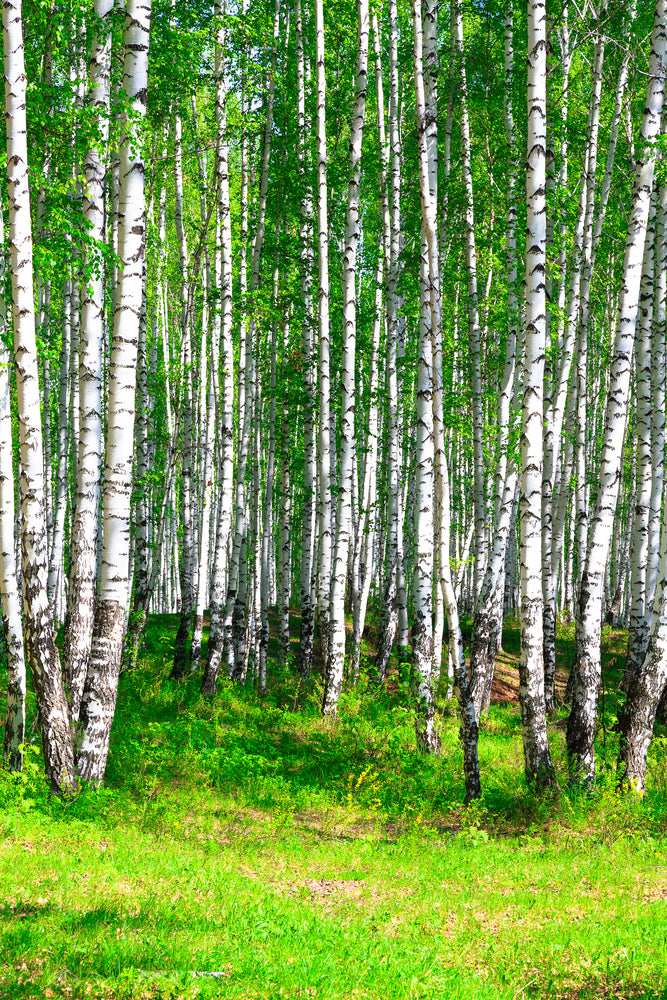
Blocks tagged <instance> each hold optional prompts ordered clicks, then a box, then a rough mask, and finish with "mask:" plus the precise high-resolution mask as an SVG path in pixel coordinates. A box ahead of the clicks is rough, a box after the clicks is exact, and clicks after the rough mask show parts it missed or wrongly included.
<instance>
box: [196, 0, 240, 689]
mask: <svg viewBox="0 0 667 1000" xmlns="http://www.w3.org/2000/svg"><path fill="white" fill-rule="evenodd" d="M216 14H217V16H218V17H219V18H220V26H219V28H218V35H217V38H216V50H215V58H216V64H215V67H216V98H215V114H216V128H217V139H216V141H217V157H216V171H217V195H218V227H219V236H218V241H217V246H216V262H217V263H216V282H217V284H218V287H219V288H220V304H219V311H218V310H216V315H215V320H214V322H215V324H216V325H217V324H219V326H220V361H219V370H220V379H219V388H218V427H219V435H220V437H219V454H220V469H219V477H220V490H221V493H222V496H221V500H220V508H219V514H218V524H217V533H216V544H215V558H214V569H213V581H212V587H211V601H210V603H211V624H210V627H209V638H208V655H207V659H206V669H205V671H204V679H203V681H202V693H203V694H205V695H213V694H215V688H216V684H217V679H218V673H219V671H220V663H221V660H222V651H223V640H224V632H223V625H224V613H225V579H226V574H227V544H228V539H229V532H230V529H231V521H232V509H233V503H234V413H233V401H234V345H233V342H232V304H233V297H232V221H231V211H230V203H229V143H228V139H227V85H226V78H225V55H224V54H225V32H224V28H223V25H222V17H223V14H224V0H218V2H217V6H216Z"/></svg>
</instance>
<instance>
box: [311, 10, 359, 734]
mask: <svg viewBox="0 0 667 1000" xmlns="http://www.w3.org/2000/svg"><path fill="white" fill-rule="evenodd" d="M357 18H358V26H357V65H356V97H355V102H354V110H353V113H352V123H351V127H350V159H349V183H348V189H347V222H346V234H345V252H344V255H343V370H342V375H341V381H342V408H341V427H340V434H341V447H340V471H339V480H338V503H337V510H336V546H335V554H334V562H333V578H332V584H331V604H330V615H329V659H328V670H327V673H326V683H325V688H324V698H323V702H322V713H323V714H324V715H326V716H335V715H337V714H338V701H339V699H340V695H341V692H342V690H343V677H344V670H345V589H346V585H347V565H348V556H349V550H350V539H351V535H352V476H353V461H354V450H355V420H354V415H355V397H356V379H355V375H356V342H357V298H356V274H357V246H358V243H359V235H360V232H359V195H360V191H359V188H360V184H361V142H362V139H363V134H364V124H365V120H366V90H367V86H368V35H369V13H368V0H357Z"/></svg>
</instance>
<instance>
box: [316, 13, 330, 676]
mask: <svg viewBox="0 0 667 1000" xmlns="http://www.w3.org/2000/svg"><path fill="white" fill-rule="evenodd" d="M315 61H316V92H317V129H316V132H317V247H318V258H317V260H318V264H317V271H318V303H319V309H318V361H317V375H318V417H319V425H318V433H317V481H318V539H319V545H318V567H317V614H318V627H319V633H320V645H321V649H322V659H323V664H324V676H325V678H326V677H327V676H328V662H327V661H328V654H329V618H330V592H331V529H332V503H331V468H332V460H331V414H330V393H331V380H330V374H329V350H330V343H329V218H328V206H327V197H328V194H327V191H328V188H327V133H326V74H325V65H324V6H323V0H315Z"/></svg>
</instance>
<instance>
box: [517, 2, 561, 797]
mask: <svg viewBox="0 0 667 1000" xmlns="http://www.w3.org/2000/svg"><path fill="white" fill-rule="evenodd" d="M527 67H528V81H527V113H528V136H527V158H526V344H525V362H524V386H523V405H522V414H521V492H520V497H519V512H520V578H521V656H520V660H519V681H520V687H519V697H520V701H521V723H522V731H523V750H524V761H525V771H526V779H527V781H528V783H529V784H535V786H536V787H537V788H545V787H549V786H550V785H552V784H553V783H554V772H553V765H552V763H551V755H550V752H549V744H548V741H547V724H546V710H545V701H544V660H543V649H542V644H543V633H542V611H543V600H542V573H541V570H542V539H541V528H542V508H541V495H542V459H543V440H542V411H543V383H544V357H545V350H546V286H545V280H546V221H547V220H546V209H547V206H546V187H545V184H546V125H547V92H546V82H547V80H546V69H547V18H546V7H545V4H544V2H543V0H534V2H533V3H531V4H529V6H528V62H527Z"/></svg>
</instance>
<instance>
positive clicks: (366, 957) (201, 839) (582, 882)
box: [0, 617, 667, 1000]
mask: <svg viewBox="0 0 667 1000" xmlns="http://www.w3.org/2000/svg"><path fill="white" fill-rule="evenodd" d="M174 631H175V620H174V619H171V618H166V617H165V618H160V617H156V618H154V619H152V620H151V622H150V627H149V632H148V635H147V643H146V648H145V650H144V652H143V654H142V659H141V662H140V665H139V667H138V669H137V670H136V671H135V672H133V673H132V674H126V675H123V677H122V678H121V686H120V694H119V703H118V712H117V717H116V720H115V723H114V730H113V734H112V747H111V754H110V759H109V767H108V781H107V785H106V787H105V788H103V789H101V790H99V791H91V790H84V791H83V792H82V793H81V794H80V795H79V796H78V797H77V798H76V799H74V800H71V801H68V802H62V801H59V800H57V799H55V798H53V797H50V796H49V795H48V794H47V792H46V788H45V783H44V780H43V778H42V774H41V764H40V755H39V749H38V748H37V747H31V748H29V750H28V762H27V766H26V770H25V773H24V775H23V776H21V777H20V778H13V777H11V776H9V775H7V774H6V773H2V772H0V888H1V895H0V997H3V998H4V997H8V998H17V1000H18V998H27V997H72V998H74V997H80V998H82V1000H83V998H102V997H105V998H114V1000H121V998H128V1000H129V998H133V1000H135V998H136V1000H138V998H155V1000H157V998H164V1000H166V998H172V997H173V998H177V997H183V998H195V997H197V998H206V997H228V998H230V1000H242V998H247V1000H269V998H274V997H275V998H278V997H289V998H296V997H315V998H336V1000H342V998H349V1000H352V998H359V1000H370V998H373V1000H380V998H385V997H386V998H411V1000H412V998H414V1000H417V998H420V1000H431V998H433V1000H435V998H449V997H451V998H460V1000H464V998H465V1000H473V998H480V1000H481V998H508V1000H509V998H519V997H554V998H556V997H567V998H597V997H645V998H649V997H650V998H654V1000H655V998H658V997H667V854H666V852H665V841H664V839H663V833H664V828H665V818H666V816H667V792H666V789H665V758H666V756H667V747H666V744H667V741H666V740H665V738H664V736H663V735H659V736H658V738H657V740H656V741H655V742H654V745H653V748H652V752H651V763H650V781H649V788H648V791H647V793H646V796H645V797H644V799H643V800H638V799H636V798H635V797H632V796H626V795H623V796H620V795H618V794H617V793H616V790H615V783H614V772H613V763H614V760H615V755H616V737H615V735H614V732H613V722H614V718H615V712H616V704H615V700H614V697H613V696H612V695H611V694H606V697H605V705H604V708H605V712H604V716H603V718H602V720H601V726H600V732H599V738H598V755H599V760H600V779H599V782H598V785H597V787H596V789H595V791H594V792H592V793H589V794H581V793H579V794H575V793H572V792H569V791H566V790H565V788H566V767H565V755H564V725H563V721H564V718H565V717H566V713H565V711H563V712H561V713H559V716H558V717H557V718H556V719H554V720H553V721H552V722H551V723H550V727H549V728H550V740H551V745H552V748H553V752H554V756H555V760H556V766H557V769H558V772H559V778H560V782H561V787H562V789H563V790H562V791H561V792H559V793H558V794H556V795H553V796H550V797H547V798H542V799H540V798H537V797H535V796H534V795H533V794H532V793H531V792H530V791H529V790H528V789H527V787H526V784H525V780H524V777H523V773H522V772H523V756H522V749H521V727H520V716H519V709H518V706H517V705H516V704H514V703H512V702H508V703H506V704H503V705H494V706H492V709H491V712H490V715H489V717H488V719H487V720H485V721H484V722H483V725H482V734H481V739H480V760H481V766H482V774H483V782H484V798H483V800H482V802H481V803H479V804H476V805H475V806H474V807H472V808H471V809H469V810H463V808H462V806H461V801H462V795H463V782H462V776H461V771H462V754H461V749H460V744H459V737H458V731H459V722H458V719H457V716H456V711H455V709H454V706H453V705H452V704H451V703H447V702H442V703H441V706H440V708H441V716H440V718H441V726H442V738H443V753H442V755H441V756H440V757H438V758H429V757H425V756H424V755H422V754H420V753H419V752H418V751H417V749H416V745H415V740H414V726H413V709H412V705H411V703H410V693H409V687H408V684H407V682H406V681H405V680H403V681H398V682H394V683H393V684H390V685H389V688H388V689H381V690H377V689H375V688H374V687H373V685H372V684H371V683H370V682H369V681H368V680H367V679H366V680H364V682H363V683H362V684H361V685H360V686H359V688H358V689H357V690H356V691H354V692H352V693H349V694H346V695H345V697H344V703H343V705H342V706H341V713H340V718H339V720H338V721H337V722H336V723H335V724H332V723H330V722H325V721H323V720H322V719H321V717H320V714H319V699H320V696H321V685H320V683H319V682H318V680H317V679H316V678H314V679H313V680H312V681H311V682H310V684H309V685H308V686H307V687H306V688H303V687H302V686H301V685H299V684H298V682H297V681H296V680H295V679H294V674H293V671H292V672H290V671H288V670H286V671H284V672H283V673H281V672H279V671H278V670H277V668H276V666H275V664H273V666H272V674H271V678H270V681H271V685H270V687H271V690H270V694H269V695H268V697H267V698H266V699H264V700H260V699H259V698H258V697H257V695H256V694H255V693H254V692H253V690H252V689H251V688H239V687H238V686H233V685H231V684H230V683H229V682H227V681H221V683H220V688H219V694H218V697H217V698H216V699H215V700H213V701H207V700H204V699H202V698H201V697H200V696H199V693H198V680H197V678H195V677H192V678H190V679H188V680H186V681H185V682H181V683H175V682H173V681H170V680H169V671H170V666H171V653H172V649H173V637H174ZM517 640H518V634H517V632H516V628H512V627H509V628H508V630H507V631H506V633H505V639H504V647H505V650H506V653H507V655H508V656H509V657H510V659H511V656H512V655H513V652H514V651H516V646H517ZM623 641H624V637H623V636H622V635H621V634H619V633H611V632H608V633H607V634H606V636H605V675H606V685H607V689H608V690H609V691H613V690H614V689H615V686H616V681H617V671H618V670H619V669H620V664H621V662H622V644H623ZM570 654H571V635H570V633H569V632H568V630H567V628H566V627H562V628H561V630H560V632H559V662H560V663H561V665H562V664H567V662H569V661H568V656H569V655H570ZM396 674H400V671H395V672H394V675H395V676H396ZM401 676H402V675H401ZM30 711H31V712H32V713H33V715H34V701H32V699H31V702H30Z"/></svg>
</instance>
